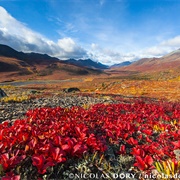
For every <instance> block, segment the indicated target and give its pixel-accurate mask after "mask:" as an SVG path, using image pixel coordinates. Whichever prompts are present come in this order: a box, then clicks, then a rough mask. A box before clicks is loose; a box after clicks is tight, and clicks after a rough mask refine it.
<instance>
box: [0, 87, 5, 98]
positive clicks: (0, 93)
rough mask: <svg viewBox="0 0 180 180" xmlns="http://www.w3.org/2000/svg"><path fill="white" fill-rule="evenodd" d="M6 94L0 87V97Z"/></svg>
mask: <svg viewBox="0 0 180 180" xmlns="http://www.w3.org/2000/svg"><path fill="white" fill-rule="evenodd" d="M5 96H7V94H6V93H5V92H4V91H3V90H2V89H1V88H0V98H3V97H5Z"/></svg>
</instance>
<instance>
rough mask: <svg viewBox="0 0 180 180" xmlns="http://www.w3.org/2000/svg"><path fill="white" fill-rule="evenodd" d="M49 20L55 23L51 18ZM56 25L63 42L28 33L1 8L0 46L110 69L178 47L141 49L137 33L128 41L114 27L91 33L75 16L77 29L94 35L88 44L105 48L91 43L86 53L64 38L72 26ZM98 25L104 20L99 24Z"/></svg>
mask: <svg viewBox="0 0 180 180" xmlns="http://www.w3.org/2000/svg"><path fill="white" fill-rule="evenodd" d="M99 2H100V4H102V5H103V4H104V3H105V1H103V0H102V1H101V0H100V1H99ZM49 20H50V21H54V17H52V18H50V19H49ZM56 21H57V23H58V24H63V25H64V29H62V30H61V32H59V34H61V37H63V38H61V39H58V40H57V42H54V41H51V40H50V39H48V38H46V37H44V36H43V35H42V34H40V33H38V32H35V31H33V30H31V29H30V28H28V26H27V25H26V24H24V23H22V22H20V21H18V20H16V19H15V18H14V17H12V16H11V15H10V14H9V13H8V12H7V11H6V10H5V9H4V8H3V7H1V6H0V43H1V44H7V45H9V46H11V47H13V48H14V49H16V50H19V51H25V52H30V51H34V52H39V53H47V54H49V55H52V56H56V57H58V58H60V59H68V58H76V59H79V58H92V59H93V60H97V61H100V62H102V63H105V64H109V65H111V64H115V63H120V62H123V61H134V60H138V59H140V58H144V57H160V56H163V55H165V54H167V53H169V52H171V51H174V50H176V49H178V48H179V47H180V36H176V37H173V38H171V39H168V40H166V41H162V42H158V43H159V44H157V45H154V46H152V47H145V48H144V49H142V46H139V47H138V42H137V41H135V40H134V39H137V38H136V35H135V34H136V33H134V32H131V33H130V34H129V36H128V37H127V36H126V35H124V34H122V33H121V35H119V31H118V30H114V27H113V26H111V23H110V24H108V22H107V23H106V26H104V25H103V26H98V27H97V29H96V31H95V32H94V31H93V28H92V27H91V26H90V24H89V23H87V22H89V21H88V20H87V19H86V17H83V16H78V22H79V23H78V24H76V21H75V22H73V23H74V24H76V27H79V29H83V30H84V31H87V32H89V30H91V31H90V32H93V33H91V34H93V36H91V34H89V33H87V34H86V36H89V37H91V39H90V40H91V41H94V42H101V44H104V47H106V48H104V47H102V46H101V45H98V44H97V43H92V44H91V45H90V47H89V45H88V43H89V44H90V41H88V43H87V44H84V46H86V47H87V49H88V50H86V49H84V48H83V47H81V46H80V45H79V44H77V42H76V41H75V40H74V39H72V38H70V37H68V36H67V34H71V33H73V32H76V31H77V29H76V27H75V25H74V24H73V23H68V22H63V21H62V20H61V19H59V18H58V17H57V18H56ZM101 21H103V20H99V21H98V22H101ZM103 23H104V21H103ZM84 37H85V36H84ZM163 38H164V37H163ZM141 39H143V38H141ZM110 43H111V45H110ZM138 49H139V50H138ZM122 50H123V52H122ZM128 51H129V52H128Z"/></svg>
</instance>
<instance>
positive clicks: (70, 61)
mask: <svg viewBox="0 0 180 180" xmlns="http://www.w3.org/2000/svg"><path fill="white" fill-rule="evenodd" d="M63 62H64V63H66V64H73V65H76V66H80V67H88V68H92V69H107V68H108V66H106V65H104V64H102V63H100V62H95V61H92V60H91V59H84V60H82V59H79V60H75V59H68V60H65V61H63Z"/></svg>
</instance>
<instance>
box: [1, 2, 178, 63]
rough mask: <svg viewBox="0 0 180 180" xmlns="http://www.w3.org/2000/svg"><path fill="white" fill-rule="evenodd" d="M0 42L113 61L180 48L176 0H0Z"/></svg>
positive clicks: (22, 48) (26, 49)
mask: <svg viewBox="0 0 180 180" xmlns="http://www.w3.org/2000/svg"><path fill="white" fill-rule="evenodd" d="M0 44H6V45H9V46H11V47H12V48H14V49H16V50H18V51H23V52H38V53H43V54H48V55H51V56H55V57H58V58H59V59H63V60H64V59H69V58H75V59H87V58H91V59H92V60H94V61H99V62H101V63H104V64H107V65H112V64H117V63H121V62H123V61H135V60H138V59H141V58H145V57H161V56H163V55H165V54H167V53H169V52H172V51H174V50H177V49H179V48H180V0H0Z"/></svg>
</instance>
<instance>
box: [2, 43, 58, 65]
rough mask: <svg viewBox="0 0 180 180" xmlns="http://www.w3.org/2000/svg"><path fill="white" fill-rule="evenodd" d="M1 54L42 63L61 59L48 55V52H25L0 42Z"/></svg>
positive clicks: (29, 61) (31, 62)
mask: <svg viewBox="0 0 180 180" xmlns="http://www.w3.org/2000/svg"><path fill="white" fill-rule="evenodd" d="M0 56H4V57H9V58H16V59H19V60H23V61H25V62H28V63H30V64H42V63H47V62H51V61H52V60H53V61H59V59H58V58H55V57H51V56H48V55H47V54H39V53H34V52H32V53H23V52H18V51H16V50H14V49H13V48H11V47H9V46H7V45H3V44H0Z"/></svg>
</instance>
